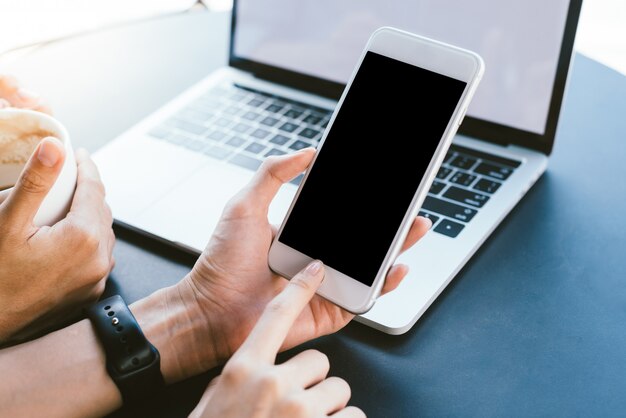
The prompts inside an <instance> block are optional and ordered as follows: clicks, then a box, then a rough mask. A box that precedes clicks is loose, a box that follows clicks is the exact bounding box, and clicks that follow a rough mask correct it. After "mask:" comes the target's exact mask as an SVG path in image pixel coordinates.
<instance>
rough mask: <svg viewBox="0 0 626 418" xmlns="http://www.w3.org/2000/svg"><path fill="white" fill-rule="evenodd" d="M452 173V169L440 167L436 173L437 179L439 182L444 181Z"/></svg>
mask: <svg viewBox="0 0 626 418" xmlns="http://www.w3.org/2000/svg"><path fill="white" fill-rule="evenodd" d="M450 173H452V169H451V168H448V167H441V168H440V169H439V171H438V172H437V178H438V179H439V180H445V179H446V177H448V176H449V175H450Z"/></svg>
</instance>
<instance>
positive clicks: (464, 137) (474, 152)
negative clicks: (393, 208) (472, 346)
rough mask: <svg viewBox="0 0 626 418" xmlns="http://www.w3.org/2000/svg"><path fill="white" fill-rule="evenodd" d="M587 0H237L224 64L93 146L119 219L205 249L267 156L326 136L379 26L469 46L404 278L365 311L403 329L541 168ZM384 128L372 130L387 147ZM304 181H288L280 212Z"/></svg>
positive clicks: (395, 330) (274, 212) (276, 219)
mask: <svg viewBox="0 0 626 418" xmlns="http://www.w3.org/2000/svg"><path fill="white" fill-rule="evenodd" d="M581 3H582V0H552V1H549V2H546V1H543V0H527V1H524V2H519V1H513V0H501V1H491V0H475V1H472V2H461V1H459V2H452V3H451V2H440V1H432V0H431V1H428V0H396V1H393V2H383V1H380V0H378V1H375V0H343V1H340V2H339V1H336V0H315V1H313V0H299V1H293V0H235V1H234V2H233V8H232V16H231V34H230V55H229V61H228V65H226V66H225V67H224V68H220V69H218V70H216V71H214V72H212V73H211V74H207V76H206V78H205V79H204V80H202V81H200V82H199V83H198V84H196V85H194V86H193V87H191V88H190V89H188V90H186V91H184V92H181V94H180V95H179V96H178V97H177V98H175V99H174V100H172V101H171V102H169V103H164V104H163V106H162V107H161V108H160V109H159V110H157V111H156V112H155V113H153V114H152V115H150V116H148V117H147V118H145V119H144V120H142V121H138V123H137V124H136V125H135V126H134V127H132V128H131V129H129V130H128V131H127V132H124V133H123V134H122V135H120V136H119V137H117V138H115V139H114V140H113V141H111V142H110V143H108V144H107V145H106V146H104V147H103V148H101V149H100V150H98V151H97V152H96V153H95V154H94V158H95V160H96V163H97V165H98V167H99V169H100V171H101V174H102V178H103V181H104V183H105V185H106V187H107V194H108V202H109V204H110V205H111V207H112V210H113V214H114V217H115V219H116V222H117V223H118V224H120V225H123V226H126V227H128V228H131V229H133V230H136V231H140V232H141V233H143V234H146V235H147V236H150V237H154V238H156V239H159V240H161V241H165V242H167V243H170V244H171V245H173V246H176V247H178V248H181V249H184V250H186V251H189V252H192V253H195V254H199V253H200V252H201V251H202V250H203V249H204V247H205V245H206V243H207V242H208V240H209V238H210V236H211V234H212V231H213V228H214V227H215V225H216V223H217V221H218V220H219V217H220V214H221V211H222V209H223V207H224V205H225V203H226V202H227V200H228V199H229V198H230V197H231V196H232V195H234V194H235V193H236V192H237V191H238V190H239V189H241V188H242V187H243V186H244V185H245V184H246V183H247V182H248V180H249V179H250V177H251V176H252V175H253V174H254V171H255V170H256V169H257V168H258V167H259V165H260V164H261V162H262V161H263V159H264V158H266V157H267V156H270V155H282V154H286V153H290V152H294V151H296V150H299V149H301V148H304V147H308V146H316V145H317V143H318V141H319V139H320V138H321V136H322V133H323V131H324V129H325V128H326V126H327V123H328V120H329V118H330V116H331V114H332V112H333V109H334V106H335V105H336V102H337V100H338V99H339V97H340V95H341V93H342V90H343V87H344V85H345V82H346V81H347V79H348V77H349V75H350V73H351V71H352V70H353V67H354V65H355V64H356V61H357V59H358V57H359V54H360V52H361V51H362V48H363V46H364V45H365V43H366V41H367V39H368V38H369V36H370V35H371V33H372V32H373V31H374V30H375V29H377V28H378V27H380V26H394V27H397V28H400V29H404V30H407V31H409V32H414V33H417V34H421V35H424V36H428V37H431V38H435V39H439V40H441V41H444V42H447V43H451V44H454V45H458V46H460V47H464V48H467V49H470V50H473V51H475V52H477V53H479V54H480V55H481V56H482V57H483V58H484V60H485V63H486V72H485V75H484V78H483V80H482V81H481V84H480V86H479V88H478V90H477V92H476V94H475V96H474V99H473V101H472V103H471V105H470V107H469V109H468V111H467V114H466V117H465V120H464V122H463V124H462V125H461V127H460V130H459V134H458V135H457V136H456V137H455V139H454V142H453V145H452V146H451V147H450V150H449V153H448V155H447V157H446V159H445V161H444V163H443V165H442V166H441V168H440V170H439V172H438V175H437V178H436V180H435V181H434V182H433V184H432V187H431V189H430V192H429V195H428V197H427V198H426V200H425V202H424V204H423V207H422V209H421V214H422V215H423V216H427V217H429V218H430V219H431V220H432V221H433V228H432V230H431V231H429V233H428V234H427V235H426V236H425V237H424V238H423V239H422V240H421V241H420V242H419V243H418V244H417V245H415V246H414V247H413V248H411V249H410V250H409V251H407V252H406V253H404V254H402V255H401V256H400V258H399V260H398V261H399V262H402V263H406V264H408V265H409V266H410V273H409V275H408V276H407V277H406V279H405V280H404V281H403V282H402V283H401V285H400V287H399V288H398V289H397V290H396V291H394V292H391V293H389V294H387V295H384V296H382V297H381V298H379V300H378V301H377V302H376V304H375V305H374V307H373V308H372V309H371V310H370V311H369V312H367V313H366V314H363V315H360V316H357V317H356V320H357V321H359V322H361V323H364V324H366V325H369V326H371V327H373V328H375V329H378V330H380V331H383V332H386V333H389V334H402V333H404V332H406V331H408V330H409V329H410V328H411V327H412V326H413V325H414V324H415V323H416V322H417V321H418V320H419V318H420V317H421V316H422V315H423V313H424V312H425V311H426V310H427V309H428V307H429V306H430V305H431V304H432V303H433V302H434V301H435V300H436V298H437V296H438V295H439V294H440V293H441V292H442V291H443V290H444V289H445V287H446V285H447V284H448V283H450V281H451V280H452V279H453V278H454V277H455V275H456V274H457V272H458V271H459V270H460V269H461V268H462V266H463V265H464V264H465V263H466V262H467V260H468V259H469V258H470V257H471V256H472V255H473V254H474V253H475V252H476V251H477V250H478V249H479V248H480V247H481V244H482V243H483V242H484V241H485V240H486V239H487V238H488V237H489V235H490V234H491V233H492V232H493V231H494V229H495V228H496V227H497V226H498V224H499V223H500V222H501V221H502V219H503V218H504V217H505V216H507V214H509V212H510V211H511V209H512V208H513V207H514V206H515V205H516V204H517V203H518V202H519V201H520V199H521V198H522V196H523V195H524V194H525V193H526V192H527V191H528V190H529V188H530V187H532V185H533V184H534V183H535V182H536V180H537V179H538V178H539V177H540V176H541V175H542V173H543V172H544V171H545V170H546V168H547V165H548V160H549V156H550V153H551V150H552V146H553V143H554V139H555V136H556V132H557V124H558V120H559V113H560V110H561V104H562V102H563V96H564V94H565V91H566V82H567V78H568V72H569V68H570V62H571V58H572V54H573V45H574V38H575V33H576V27H577V23H578V16H579V13H580V9H581ZM206 53H207V54H211V53H213V52H212V51H206ZM398 105H402V104H398ZM363 123H368V122H367V121H366V120H364V121H363ZM389 123H393V121H389ZM416 132H417V133H418V134H419V126H416ZM377 140H378V142H377V143H371V142H370V143H368V145H369V146H376V147H393V146H394V141H393V138H380V139H377ZM370 141H373V140H370ZM355 175H358V173H355ZM299 180H300V179H299V178H297V179H295V180H294V181H292V182H291V183H289V184H286V185H285V186H284V187H283V188H282V189H281V190H280V192H279V194H278V196H277V197H276V199H275V200H274V201H273V203H272V206H271V208H270V213H269V218H270V221H271V222H273V223H276V224H280V222H281V220H282V219H283V217H284V215H285V213H286V211H287V209H288V207H289V204H290V202H291V200H292V199H293V196H294V194H295V191H296V190H297V187H298V182H299ZM345 181H346V184H345V187H346V188H349V187H350V183H349V179H346V180H345Z"/></svg>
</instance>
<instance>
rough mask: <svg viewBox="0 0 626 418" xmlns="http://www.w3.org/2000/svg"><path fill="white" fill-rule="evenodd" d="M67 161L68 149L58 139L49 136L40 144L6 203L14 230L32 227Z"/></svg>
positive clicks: (4, 214)
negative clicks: (66, 152) (64, 162)
mask: <svg viewBox="0 0 626 418" xmlns="http://www.w3.org/2000/svg"><path fill="white" fill-rule="evenodd" d="M64 160H65V150H64V149H63V144H61V142H60V141H59V140H58V139H56V138H53V137H47V138H44V139H43V140H42V141H41V142H40V143H39V145H38V146H37V148H35V151H34V152H33V155H31V157H30V159H29V160H28V162H27V163H26V166H25V167H24V170H23V171H22V174H21V175H20V177H19V179H18V180H17V183H16V184H15V187H14V188H13V190H11V193H10V194H9V196H8V197H7V199H6V201H5V202H4V204H3V216H4V217H5V220H4V221H5V222H7V223H8V224H10V225H11V227H14V228H23V227H25V226H30V225H32V222H33V219H34V218H35V215H36V214H37V211H38V210H39V207H40V206H41V203H42V202H43V199H44V198H45V197H46V195H47V194H48V192H49V191H50V189H51V188H52V186H53V185H54V182H55V181H56V179H57V177H58V176H59V173H60V172H61V168H62V167H63V161H64Z"/></svg>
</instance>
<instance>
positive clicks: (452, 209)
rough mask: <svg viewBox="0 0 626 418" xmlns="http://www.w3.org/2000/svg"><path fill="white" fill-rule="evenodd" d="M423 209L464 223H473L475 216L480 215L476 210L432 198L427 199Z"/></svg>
mask: <svg viewBox="0 0 626 418" xmlns="http://www.w3.org/2000/svg"><path fill="white" fill-rule="evenodd" d="M422 209H425V210H427V211H429V212H434V213H438V214H440V215H444V216H447V217H448V218H452V219H456V220H459V221H462V222H469V221H471V220H472V218H473V217H474V215H476V214H477V213H478V211H476V210H475V209H470V208H467V207H465V206H461V205H457V204H455V203H451V202H447V201H445V200H441V199H437V198H436V197H432V196H427V197H426V199H425V200H424V204H423V205H422Z"/></svg>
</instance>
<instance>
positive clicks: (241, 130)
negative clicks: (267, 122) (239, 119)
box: [233, 123, 252, 134]
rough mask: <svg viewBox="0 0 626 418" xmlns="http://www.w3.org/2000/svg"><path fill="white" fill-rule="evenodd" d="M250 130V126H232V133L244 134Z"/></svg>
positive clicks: (240, 124)
mask: <svg viewBox="0 0 626 418" xmlns="http://www.w3.org/2000/svg"><path fill="white" fill-rule="evenodd" d="M250 129H252V126H250V125H248V124H246V123H238V124H236V125H235V126H233V131H235V132H239V133H240V134H243V133H246V132H248V131H249V130H250Z"/></svg>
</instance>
